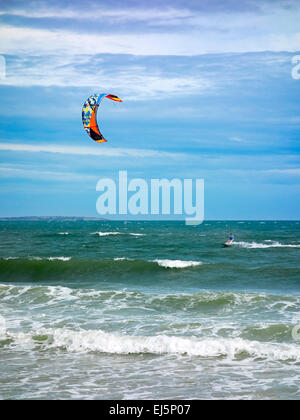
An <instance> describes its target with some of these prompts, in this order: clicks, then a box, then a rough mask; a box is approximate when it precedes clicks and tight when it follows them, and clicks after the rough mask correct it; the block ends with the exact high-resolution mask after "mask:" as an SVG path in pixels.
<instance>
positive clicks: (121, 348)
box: [16, 328, 300, 361]
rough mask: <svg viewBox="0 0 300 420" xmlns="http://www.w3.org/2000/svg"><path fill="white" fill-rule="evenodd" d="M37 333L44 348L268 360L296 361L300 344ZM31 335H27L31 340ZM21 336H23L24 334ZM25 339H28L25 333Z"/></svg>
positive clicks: (299, 358)
mask: <svg viewBox="0 0 300 420" xmlns="http://www.w3.org/2000/svg"><path fill="white" fill-rule="evenodd" d="M39 334H40V335H47V336H48V340H47V341H46V342H45V343H44V344H43V346H44V347H45V348H46V349H52V348H63V349H65V350H67V351H69V352H95V351H96V352H103V353H112V354H132V353H135V354H136V353H145V354H147V353H153V354H178V355H188V356H199V357H225V358H228V359H230V360H234V359H236V358H237V357H241V356H242V357H247V358H254V359H257V358H259V359H268V360H272V361H274V360H276V361H284V360H291V361H300V347H299V345H297V344H283V343H261V342H258V341H250V340H244V339H241V338H232V339H229V338H210V339H206V338H204V339H199V338H196V337H178V336H167V335H157V336H126V335H115V334H110V333H106V332H104V331H101V330H85V331H83V330H81V331H74V330H69V329H64V328H59V329H54V330H41V331H38V332H35V334H34V335H35V336H36V335H39ZM33 337H34V336H33ZM33 337H31V339H32V340H33V341H34V338H33ZM16 338H17V337H16ZM22 338H23V339H24V338H25V337H24V335H22ZM25 341H26V342H27V343H28V337H27V340H25Z"/></svg>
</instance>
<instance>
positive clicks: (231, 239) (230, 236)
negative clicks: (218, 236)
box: [228, 232, 234, 242]
mask: <svg viewBox="0 0 300 420" xmlns="http://www.w3.org/2000/svg"><path fill="white" fill-rule="evenodd" d="M233 240H234V234H233V233H232V232H231V233H230V235H229V236H228V242H233Z"/></svg>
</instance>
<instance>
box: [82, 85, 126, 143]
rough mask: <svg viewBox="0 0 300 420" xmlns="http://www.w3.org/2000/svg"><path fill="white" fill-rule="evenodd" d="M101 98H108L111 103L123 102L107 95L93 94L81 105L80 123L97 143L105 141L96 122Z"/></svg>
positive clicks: (114, 96)
mask: <svg viewBox="0 0 300 420" xmlns="http://www.w3.org/2000/svg"><path fill="white" fill-rule="evenodd" d="M103 98H108V99H111V100H112V101H117V102H123V101H122V100H121V99H120V98H118V97H117V96H116V95H108V94H107V93H95V94H94V95H92V96H90V97H89V98H88V99H87V100H86V101H85V103H84V104H83V108H82V123H83V126H84V129H85V131H86V132H87V133H88V135H89V136H90V137H91V138H92V139H93V140H95V142H97V143H103V142H105V141H107V140H105V138H104V137H103V135H102V134H101V133H100V130H99V127H98V124H97V120H96V117H97V111H98V108H99V105H100V102H101V101H102V99H103Z"/></svg>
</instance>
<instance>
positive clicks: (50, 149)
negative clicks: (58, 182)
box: [0, 143, 185, 159]
mask: <svg viewBox="0 0 300 420" xmlns="http://www.w3.org/2000/svg"><path fill="white" fill-rule="evenodd" d="M97 146H98V145H97ZM0 150H6V151H11V152H29V153H59V154H69V155H81V156H108V157H131V158H155V159H160V158H162V159H165V158H172V159H176V158H177V159H179V158H182V157H185V155H184V154H183V153H174V152H173V153H172V152H165V151H161V150H147V149H126V148H108V147H105V146H104V147H101V146H100V147H92V146H91V147H80V146H67V145H60V144H51V145H44V144H41V145H36V144H25V143H24V144H22V143H0Z"/></svg>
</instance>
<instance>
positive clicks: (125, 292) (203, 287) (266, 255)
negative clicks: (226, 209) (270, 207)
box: [0, 221, 300, 399]
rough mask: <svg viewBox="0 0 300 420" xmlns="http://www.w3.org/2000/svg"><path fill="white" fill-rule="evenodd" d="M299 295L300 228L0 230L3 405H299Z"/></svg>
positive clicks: (21, 225) (151, 225)
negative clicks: (74, 401)
mask: <svg viewBox="0 0 300 420" xmlns="http://www.w3.org/2000/svg"><path fill="white" fill-rule="evenodd" d="M231 231H232V232H234V233H235V235H236V241H235V244H234V245H233V246H232V247H231V248H223V247H222V243H223V242H225V240H226V236H227V235H228V234H229V233H230V232H231ZM299 292H300V223H299V222H279V221H278V222H275V221H274V222H273V221H266V222H253V221H249V222H248V221H244V222H243V221H240V222H209V221H208V222H204V223H203V224H202V225H199V226H185V225H184V223H181V222H108V221H85V222H81V221H80V222H79V221H76V222H71V221H70V222H54V221H51V222H47V221H40V222H38V221H36V222H21V221H18V222H0V302H1V309H0V315H1V317H0V349H1V358H0V371H1V379H0V398H2V399H7V398H9V399H19V398H28V399H32V398H36V399H41V398H47V399H51V398H53V399H54V398H56V399H57V398H67V399H71V398H80V399H84V398H86V399H91V398H92V399H179V398H180V399H199V398H208V399H211V398H249V399H251V398H252V399H259V398H270V399H275V398H276V399H278V398H284V399H298V398H299V396H300V391H299V385H300V369H299V367H300V341H298V340H297V339H296V338H297V337H296V338H295V336H294V338H293V335H292V330H293V328H294V327H295V326H296V325H298V324H300V316H299V309H300V298H299Z"/></svg>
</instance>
